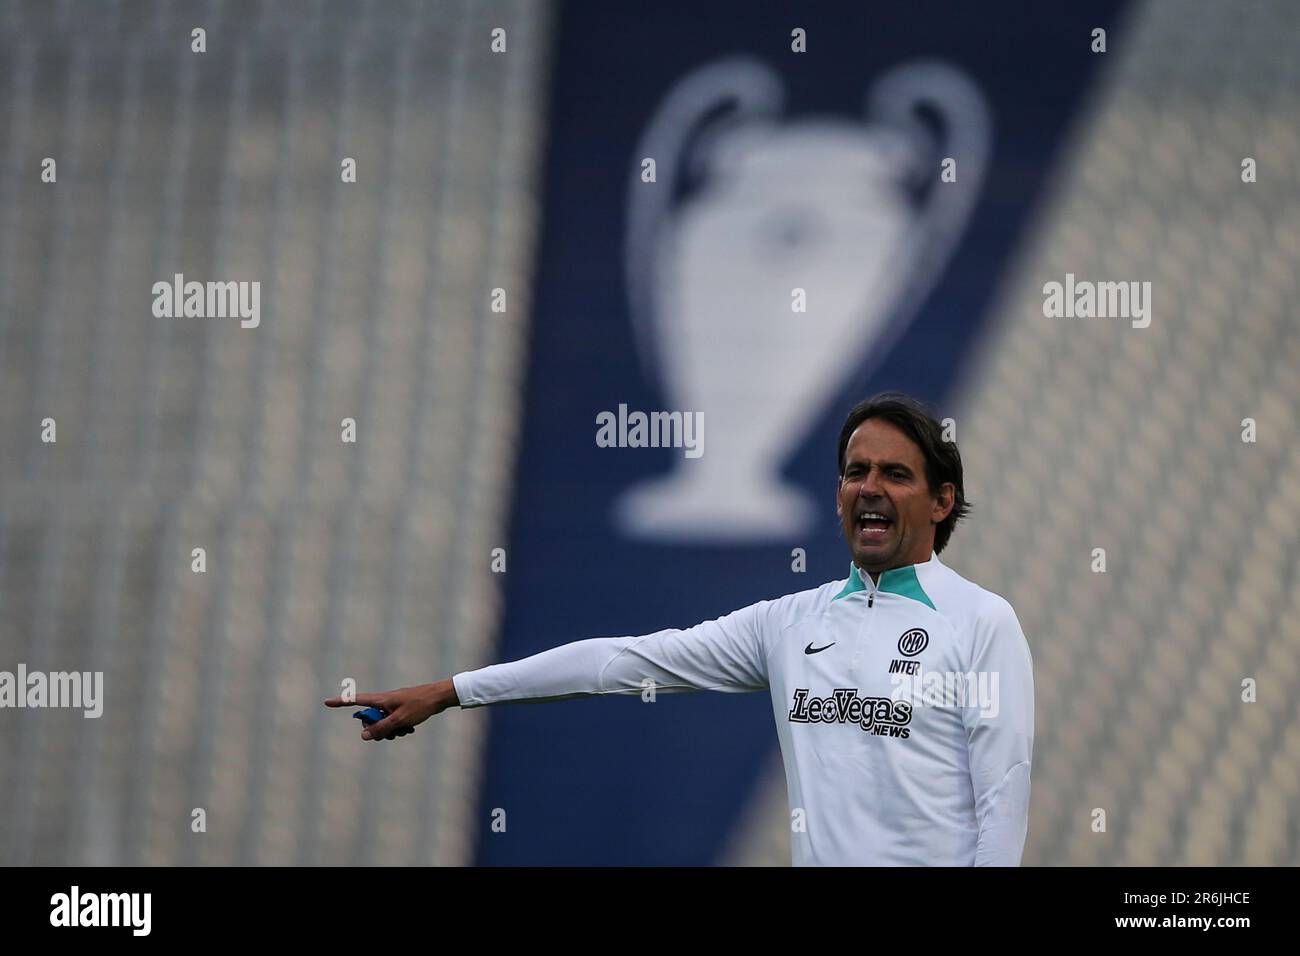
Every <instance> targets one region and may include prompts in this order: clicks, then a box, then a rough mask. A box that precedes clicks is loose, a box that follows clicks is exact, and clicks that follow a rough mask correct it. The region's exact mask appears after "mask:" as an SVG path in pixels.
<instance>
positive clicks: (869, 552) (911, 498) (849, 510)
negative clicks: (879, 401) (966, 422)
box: [835, 418, 956, 573]
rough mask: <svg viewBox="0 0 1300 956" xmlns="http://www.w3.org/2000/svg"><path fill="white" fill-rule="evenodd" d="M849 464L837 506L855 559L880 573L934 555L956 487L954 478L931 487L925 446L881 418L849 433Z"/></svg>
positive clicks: (867, 568) (846, 450) (847, 450)
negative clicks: (939, 528) (937, 528)
mask: <svg viewBox="0 0 1300 956" xmlns="http://www.w3.org/2000/svg"><path fill="white" fill-rule="evenodd" d="M843 465H844V474H843V476H842V477H841V478H840V487H839V497H838V500H837V502H836V506H835V512H836V514H838V515H839V516H840V521H841V523H842V524H843V526H844V536H845V538H846V539H847V540H848V542H849V550H850V551H851V552H852V553H853V561H854V563H855V564H857V566H858V567H859V568H861V569H862V570H864V571H869V572H872V573H879V572H881V571H886V570H888V569H889V568H902V567H906V566H907V565H909V564H920V563H921V562H923V561H928V560H929V558H930V554H931V552H932V551H933V549H934V528H935V525H937V524H938V523H939V522H941V521H943V519H944V518H946V517H948V513H949V512H950V511H952V507H953V502H954V497H955V495H956V487H955V486H954V485H953V484H952V483H951V482H948V483H946V484H944V485H943V486H941V487H940V488H939V489H938V490H937V491H934V492H931V490H930V487H929V484H928V482H927V481H926V478H925V456H924V455H923V454H922V453H921V449H920V447H919V446H918V445H917V444H916V442H914V441H912V439H910V438H908V437H907V436H906V435H905V434H903V432H901V431H900V430H899V429H898V428H896V427H895V426H893V425H891V424H890V423H889V422H887V421H885V420H884V419H881V418H869V419H867V420H866V421H865V422H863V423H862V424H861V425H859V426H858V427H857V428H856V429H855V430H854V432H853V434H852V435H850V436H849V443H848V446H847V447H846V448H845V450H844V462H843ZM868 515H873V516H874V515H879V516H881V517H879V518H877V517H868Z"/></svg>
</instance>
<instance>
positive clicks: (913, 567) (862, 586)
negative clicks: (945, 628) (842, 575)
mask: <svg viewBox="0 0 1300 956" xmlns="http://www.w3.org/2000/svg"><path fill="white" fill-rule="evenodd" d="M938 561H939V558H938V556H937V555H935V554H933V553H932V554H931V555H930V558H929V560H927V561H922V562H920V563H919V564H909V565H906V566H905V567H901V568H890V569H889V570H887V571H883V572H882V573H881V575H880V580H879V581H877V582H876V588H875V590H876V593H879V592H881V591H886V592H888V593H890V594H899V595H902V596H903V597H905V598H911V599H912V600H913V601H920V602H921V603H922V604H925V605H927V606H928V607H929V608H930V609H931V610H934V609H935V607H934V602H933V601H931V600H930V595H928V594H926V593H925V588H923V587H921V581H920V579H919V578H918V577H917V576H916V572H917V569H918V568H921V569H924V568H928V567H931V566H933V565H935V564H937V563H938ZM866 590H869V588H868V585H867V582H866V579H865V577H864V575H863V574H862V571H861V570H860V569H859V568H858V566H857V565H856V564H854V563H853V562H849V579H848V581H846V582H845V583H844V589H843V590H842V591H840V593H839V594H837V595H835V597H833V598H831V600H832V601H838V600H839V599H840V598H842V597H848V596H849V595H850V594H856V593H857V592H859V591H866Z"/></svg>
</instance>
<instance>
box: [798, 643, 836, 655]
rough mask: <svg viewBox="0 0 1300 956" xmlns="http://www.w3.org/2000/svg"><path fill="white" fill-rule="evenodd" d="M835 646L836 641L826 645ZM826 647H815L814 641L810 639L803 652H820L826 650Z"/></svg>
mask: <svg viewBox="0 0 1300 956" xmlns="http://www.w3.org/2000/svg"><path fill="white" fill-rule="evenodd" d="M834 646H835V642H834V641H831V642H830V643H829V644H827V645H826V647H834ZM826 647H813V646H812V641H809V642H808V646H807V647H805V648H804V649H803V652H804V653H805V654H820V653H821V652H822V651H824V650H826Z"/></svg>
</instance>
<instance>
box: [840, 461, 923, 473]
mask: <svg viewBox="0 0 1300 956" xmlns="http://www.w3.org/2000/svg"><path fill="white" fill-rule="evenodd" d="M869 464H871V460H870V459H862V458H850V459H849V460H848V462H847V463H846V464H845V465H844V470H845V471H848V470H849V469H850V468H852V467H854V466H855V465H856V466H859V467H860V466H862V465H869ZM876 464H878V465H879V466H880V470H881V471H884V470H885V469H886V468H901V469H902V470H903V471H905V472H907V473H908V474H909V475H910V474H912V468H911V466H910V465H907V464H905V463H903V462H901V461H880V462H876Z"/></svg>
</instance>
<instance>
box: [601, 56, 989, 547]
mask: <svg viewBox="0 0 1300 956" xmlns="http://www.w3.org/2000/svg"><path fill="white" fill-rule="evenodd" d="M783 100H784V97H783V93H782V89H781V83H780V80H779V78H778V77H777V76H776V75H775V73H774V72H773V71H771V70H769V69H768V68H767V67H765V66H763V65H761V64H759V63H757V62H754V61H752V60H747V59H742V60H729V61H725V62H721V63H717V64H714V65H711V66H707V67H705V68H703V69H701V70H699V71H697V72H695V73H693V74H691V75H689V76H687V77H686V78H685V79H684V80H682V81H681V82H680V83H679V84H678V85H677V86H676V87H675V88H674V89H673V90H672V91H671V92H670V93H669V94H668V96H667V97H666V98H665V100H664V102H663V103H662V105H661V106H660V108H659V110H658V112H657V114H656V115H655V116H654V118H653V119H652V121H651V122H650V125H649V126H648V127H647V130H646V132H645V133H644V135H643V138H642V140H641V143H640V144H639V146H638V151H637V153H636V157H635V159H636V165H635V169H634V172H633V177H632V181H631V183H630V185H629V192H628V195H629V202H628V213H629V218H628V232H627V242H626V249H625V255H626V266H627V271H628V284H629V293H630V299H631V314H632V321H633V324H634V326H635V330H636V334H637V345H638V350H639V352H640V355H641V358H642V360H643V362H644V363H645V365H646V368H647V371H648V372H649V373H650V375H651V376H652V377H653V378H656V379H657V380H658V382H659V384H660V387H661V390H662V394H663V397H664V400H665V405H664V407H665V408H667V409H670V410H675V411H682V412H686V413H694V412H702V413H703V418H704V426H705V436H706V437H707V441H706V442H705V444H704V454H703V455H702V456H700V457H698V458H694V459H689V458H683V457H679V458H677V459H675V461H674V471H672V472H671V473H669V474H668V475H666V476H663V477H660V478H655V479H652V480H648V481H646V482H643V483H641V484H639V485H636V486H634V487H632V488H631V489H629V490H628V491H626V492H625V493H623V494H622V495H621V496H620V497H619V498H618V499H616V501H615V503H614V515H613V517H614V520H615V523H616V525H617V527H618V528H619V529H620V530H621V531H622V532H623V533H625V534H627V535H629V536H631V537H636V538H644V539H652V540H660V541H677V542H695V543H716V544H732V543H740V542H746V541H748V542H756V541H760V540H769V539H772V538H780V537H789V536H792V535H796V534H799V533H802V532H804V531H806V530H807V529H808V528H809V527H810V526H811V524H812V522H813V520H814V516H815V514H816V513H817V506H816V505H815V503H814V502H813V501H812V500H811V499H810V497H809V496H808V495H807V494H806V493H805V492H804V491H803V490H802V489H800V488H797V487H794V486H792V485H790V484H787V483H786V482H784V481H783V479H782V478H781V476H780V474H779V471H780V469H781V467H782V466H783V465H784V464H785V463H786V461H787V460H788V458H789V456H790V455H791V453H792V452H793V451H794V450H795V448H796V447H797V446H798V444H799V443H800V442H801V441H802V440H803V439H805V438H806V437H807V434H808V430H809V428H810V427H811V426H812V424H813V423H814V421H815V420H816V419H817V418H818V417H819V416H821V415H822V414H823V413H824V412H825V411H826V409H827V403H828V402H829V400H830V399H831V397H832V396H833V395H834V394H835V393H836V392H837V391H839V389H840V388H841V387H842V386H843V385H844V384H845V381H846V377H847V376H849V375H850V374H854V373H858V374H861V375H863V376H865V375H867V374H870V372H871V371H872V370H873V369H874V367H875V363H877V362H879V361H880V360H881V359H883V357H884V356H885V355H886V354H887V352H888V350H889V348H890V347H891V346H892V345H893V344H894V342H895V341H896V340H897V338H898V336H899V335H900V334H901V333H902V332H903V330H904V329H905V328H906V326H907V324H908V323H909V322H910V320H911V318H912V316H913V315H915V313H916V311H917V309H918V307H919V306H920V304H921V303H922V302H923V301H924V299H925V297H926V296H927V295H928V294H929V291H930V290H931V288H932V287H933V285H934V283H935V281H936V280H937V279H938V277H939V275H940V273H941V272H942V269H943V267H944V266H945V265H946V263H947V261H948V258H949V256H950V255H951V253H952V250H953V247H954V245H955V244H956V241H957V239H958V238H959V236H960V235H961V233H962V231H963V230H964V228H965V226H966V222H967V219H968V217H969V215H970V212H971V208H972V206H973V205H974V201H975V198H976V197H977V196H978V194H979V189H980V185H981V183H982V181H983V177H984V172H985V168H986V165H987V159H988V152H989V139H990V127H989V120H988V111H987V109H986V107H985V104H984V98H983V97H982V96H981V95H980V93H979V92H978V90H976V88H975V87H974V86H973V84H972V83H971V82H970V81H969V80H967V79H966V78H965V76H964V75H962V74H961V73H959V72H958V71H956V70H955V69H953V68H952V67H950V66H947V65H945V64H941V63H936V62H917V63H911V64H905V65H903V66H901V67H898V68H896V69H894V70H892V71H891V72H890V73H888V74H887V75H885V76H884V77H882V78H881V79H880V80H879V82H877V83H876V84H875V85H874V86H873V87H872V88H871V90H870V93H869V96H868V98H867V108H866V116H867V119H866V121H865V122H854V121H851V120H848V119H840V118H833V117H809V118H803V119H799V120H797V121H787V120H784V119H783V118H782V117H781V112H782V108H783V105H784V104H783ZM644 157H652V158H654V159H655V163H656V167H657V169H656V174H657V179H658V181H657V182H654V183H645V182H642V181H641V160H642V159H643V158H644ZM945 157H954V158H956V160H957V181H956V182H942V181H941V180H940V172H941V162H942V160H943V159H944V158H945ZM795 289H803V290H804V291H805V293H806V311H803V312H796V311H793V309H792V307H791V303H792V301H793V298H792V296H793V290H795ZM827 491H828V493H829V487H828V489H827Z"/></svg>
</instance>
